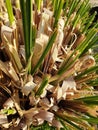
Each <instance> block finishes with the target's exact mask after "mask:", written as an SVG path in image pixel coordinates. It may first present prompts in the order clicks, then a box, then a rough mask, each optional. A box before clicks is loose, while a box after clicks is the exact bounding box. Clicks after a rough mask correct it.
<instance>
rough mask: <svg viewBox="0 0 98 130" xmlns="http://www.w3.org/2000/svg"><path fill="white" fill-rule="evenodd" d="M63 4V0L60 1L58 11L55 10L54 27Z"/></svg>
mask: <svg viewBox="0 0 98 130" xmlns="http://www.w3.org/2000/svg"><path fill="white" fill-rule="evenodd" d="M63 4H64V0H60V1H59V5H58V9H57V11H56V13H55V22H54V27H56V26H57V23H58V20H59V18H60V14H61V11H62V8H63Z"/></svg>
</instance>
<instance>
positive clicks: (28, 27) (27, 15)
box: [20, 0, 33, 62]
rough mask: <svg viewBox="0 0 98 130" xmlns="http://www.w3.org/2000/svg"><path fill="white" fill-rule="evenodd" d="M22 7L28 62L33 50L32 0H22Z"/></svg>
mask: <svg viewBox="0 0 98 130" xmlns="http://www.w3.org/2000/svg"><path fill="white" fill-rule="evenodd" d="M20 8H21V13H22V23H23V32H24V42H25V53H26V61H27V62H28V59H29V57H30V55H31V50H32V20H33V17H32V0H26V1H25V0H20Z"/></svg>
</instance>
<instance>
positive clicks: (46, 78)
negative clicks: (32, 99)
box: [36, 76, 48, 96]
mask: <svg viewBox="0 0 98 130" xmlns="http://www.w3.org/2000/svg"><path fill="white" fill-rule="evenodd" d="M47 84H48V76H45V77H44V79H43V80H42V83H41V85H40V87H39V88H38V90H37V92H36V96H40V95H41V94H42V93H43V91H44V88H45V87H46V85H47Z"/></svg>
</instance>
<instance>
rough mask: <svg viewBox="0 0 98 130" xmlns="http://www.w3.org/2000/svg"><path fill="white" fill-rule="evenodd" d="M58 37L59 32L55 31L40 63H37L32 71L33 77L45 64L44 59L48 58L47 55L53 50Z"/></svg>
mask: <svg viewBox="0 0 98 130" xmlns="http://www.w3.org/2000/svg"><path fill="white" fill-rule="evenodd" d="M56 36H57V31H54V32H53V34H52V36H51V38H50V39H49V42H48V44H47V46H46V48H45V50H44V52H43V54H42V55H41V57H40V59H39V61H38V63H37V64H36V66H35V67H34V68H33V70H32V75H34V73H35V72H36V70H37V69H38V68H39V67H40V65H41V64H42V62H43V60H44V58H45V57H46V55H47V53H48V52H49V50H50V49H51V48H52V46H53V43H54V41H55V39H56Z"/></svg>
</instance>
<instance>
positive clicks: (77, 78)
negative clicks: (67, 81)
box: [75, 66, 98, 80]
mask: <svg viewBox="0 0 98 130" xmlns="http://www.w3.org/2000/svg"><path fill="white" fill-rule="evenodd" d="M97 70H98V66H93V67H91V68H89V69H88V70H85V71H84V72H82V73H80V74H78V76H76V77H75V80H79V79H81V77H83V76H85V75H87V74H91V73H93V72H96V71H97Z"/></svg>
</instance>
